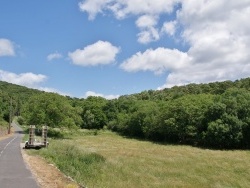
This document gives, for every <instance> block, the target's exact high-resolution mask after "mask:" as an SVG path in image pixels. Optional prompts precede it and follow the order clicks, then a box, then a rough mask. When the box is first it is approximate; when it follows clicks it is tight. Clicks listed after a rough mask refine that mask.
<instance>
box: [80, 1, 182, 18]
mask: <svg viewBox="0 0 250 188" xmlns="http://www.w3.org/2000/svg"><path fill="white" fill-rule="evenodd" d="M178 2H179V0H168V1H166V0H156V1H152V0H84V1H82V2H81V3H79V8H80V10H81V11H83V12H87V13H88V14H89V18H90V19H94V18H95V16H96V15H97V14H98V13H102V12H103V11H105V10H108V11H111V12H113V13H114V14H115V16H116V17H117V18H118V19H121V18H124V17H126V16H128V15H143V14H149V15H159V14H162V13H171V12H172V11H173V8H174V5H175V4H176V3H178Z"/></svg>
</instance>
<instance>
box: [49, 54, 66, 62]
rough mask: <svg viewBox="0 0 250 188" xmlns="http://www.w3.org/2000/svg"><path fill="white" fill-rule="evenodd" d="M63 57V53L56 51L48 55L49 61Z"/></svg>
mask: <svg viewBox="0 0 250 188" xmlns="http://www.w3.org/2000/svg"><path fill="white" fill-rule="evenodd" d="M62 57H63V55H62V54H60V53H58V52H56V53H52V54H49V55H48V56H47V60H48V61H52V60H54V59H60V58H62Z"/></svg>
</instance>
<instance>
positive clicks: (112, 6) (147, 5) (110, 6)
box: [79, 0, 181, 44]
mask: <svg viewBox="0 0 250 188" xmlns="http://www.w3.org/2000/svg"><path fill="white" fill-rule="evenodd" d="M180 1H181V0H168V1H166V0H157V1H152V0H84V1H82V2H80V3H79V8H80V10H81V11H83V12H87V13H88V15H89V19H91V20H93V19H95V17H96V15H97V14H99V13H103V14H105V12H106V11H108V12H112V13H113V14H114V15H115V17H116V18H117V19H124V18H126V17H128V16H130V15H135V16H138V17H139V18H138V19H137V21H136V23H135V24H136V25H137V27H138V28H139V29H140V32H139V33H138V35H137V36H138V42H140V43H144V44H146V43H149V42H152V41H156V40H159V38H160V36H159V32H158V28H156V24H157V23H158V17H159V16H160V15H162V14H167V15H168V14H170V13H172V11H173V10H174V7H175V6H176V5H177V4H178V3H179V2H180Z"/></svg>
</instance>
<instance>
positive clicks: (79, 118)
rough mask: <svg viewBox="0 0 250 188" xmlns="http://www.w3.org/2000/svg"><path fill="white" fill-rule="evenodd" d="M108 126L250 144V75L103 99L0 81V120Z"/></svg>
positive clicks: (167, 138)
mask: <svg viewBox="0 0 250 188" xmlns="http://www.w3.org/2000/svg"><path fill="white" fill-rule="evenodd" d="M9 112H11V114H12V116H11V117H14V116H18V122H19V123H20V124H27V125H30V124H35V125H43V124H47V125H48V126H49V127H51V128H67V129H77V128H84V129H109V130H112V131H115V132H118V133H119V134H122V135H124V136H128V137H134V138H139V139H145V140H150V141H156V142H162V143H171V144H189V145H193V146H199V147H209V148H218V149H238V148H240V149H249V148H250V78H246V79H241V80H236V81H234V82H232V81H224V82H215V83H208V84H189V85H186V86H179V87H177V86H175V87H173V88H169V89H164V90H148V91H143V92H141V93H137V94H132V95H124V96H121V97H119V98H118V99H113V100H107V99H104V98H101V97H88V98H86V99H79V98H72V97H69V96H61V95H58V94H55V93H46V92H42V91H39V90H34V89H29V88H26V87H22V86H18V85H14V84H9V83H6V82H0V122H1V123H3V124H4V122H8V121H9V117H10V116H9Z"/></svg>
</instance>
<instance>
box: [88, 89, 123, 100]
mask: <svg viewBox="0 0 250 188" xmlns="http://www.w3.org/2000/svg"><path fill="white" fill-rule="evenodd" d="M89 96H94V97H103V98H105V99H108V100H111V99H117V98H119V95H104V94H101V93H96V92H94V91H87V92H86V93H85V96H84V98H87V97H89Z"/></svg>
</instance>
